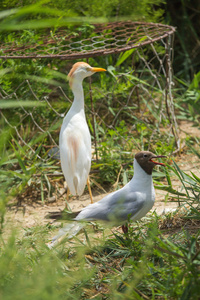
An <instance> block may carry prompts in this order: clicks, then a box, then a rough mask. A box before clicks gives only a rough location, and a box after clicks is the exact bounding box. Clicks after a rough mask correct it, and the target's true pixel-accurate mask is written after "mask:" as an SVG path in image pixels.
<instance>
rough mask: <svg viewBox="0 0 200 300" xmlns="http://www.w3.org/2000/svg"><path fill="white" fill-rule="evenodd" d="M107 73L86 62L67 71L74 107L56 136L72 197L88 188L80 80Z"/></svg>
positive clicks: (88, 142)
mask: <svg viewBox="0 0 200 300" xmlns="http://www.w3.org/2000/svg"><path fill="white" fill-rule="evenodd" d="M101 71H106V70H105V69H102V68H92V67H91V66H90V65H89V64H87V63H85V62H78V63H76V64H74V65H73V67H72V69H71V71H70V72H69V75H68V78H69V84H70V87H71V89H72V92H73V94H74V101H73V104H72V106H71V108H70V110H69V111H68V113H67V115H66V116H65V118H64V120H63V124H62V127H61V131H60V136H59V148H60V159H61V167H62V171H63V174H64V177H65V180H66V182H67V185H68V195H69V191H70V192H71V194H73V195H79V196H80V195H82V193H83V192H84V188H85V185H86V183H87V184H88V189H89V192H90V197H91V202H92V195H91V190H90V187H89V179H88V176H89V172H90V167H91V136H90V132H89V128H88V125H87V122H86V118H85V110H84V93H83V86H82V81H83V79H84V78H85V77H88V76H91V75H92V74H94V73H95V72H101Z"/></svg>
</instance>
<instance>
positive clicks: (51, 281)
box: [0, 0, 200, 300]
mask: <svg viewBox="0 0 200 300" xmlns="http://www.w3.org/2000/svg"><path fill="white" fill-rule="evenodd" d="M183 2H184V1H183ZM21 3H22V2H20V1H14V0H13V1H9V3H8V1H6V0H4V1H2V2H1V4H0V7H1V9H5V8H11V9H13V10H5V11H2V12H0V18H1V25H2V27H1V32H0V35H1V38H2V39H3V40H4V41H5V42H13V40H15V39H17V36H18V37H19V33H16V31H15V32H14V31H13V28H15V26H16V28H18V29H22V30H23V29H24V31H23V34H22V35H21V39H19V43H21V42H24V41H26V40H27V41H29V40H30V39H33V40H34V41H35V42H39V40H40V37H41V33H42V34H43V33H44V30H46V29H44V28H48V27H49V26H54V25H55V27H54V29H55V32H56V28H57V27H56V26H57V25H56V24H57V23H56V22H58V20H57V19H56V20H52V19H51V18H50V17H52V16H54V17H55V16H56V17H59V18H60V19H61V20H62V22H61V25H64V26H66V25H67V26H69V28H70V30H73V27H72V24H73V20H72V19H70V18H71V17H76V16H80V15H81V16H82V17H83V16H86V17H91V16H94V17H101V16H102V15H103V17H111V18H113V17H116V15H117V16H118V15H119V16H127V15H128V16H129V17H130V15H131V13H129V11H130V4H131V5H132V4H133V1H129V0H127V1H123V4H120V1H117V0H113V1H110V2H108V1H103V2H102V1H101V2H100V3H99V2H98V1H93V3H92V6H90V1H78V0H77V1H73V2H70V3H68V2H66V3H65V4H64V2H63V1H60V0H59V1H57V3H52V2H51V1H41V2H40V3H39V4H37V3H36V4H35V1H31V3H32V6H30V7H29V6H27V7H23V8H21V9H20V7H19V6H20V5H21ZM48 3H49V6H48V7H47V6H46V4H48ZM72 3H73V7H72ZM142 3H143V5H141V1H136V2H135V8H136V9H135V13H134V15H131V16H132V19H133V20H138V19H140V20H141V18H143V19H145V20H146V21H157V22H158V21H160V20H161V19H162V18H161V16H162V13H163V11H162V9H160V8H159V6H160V5H161V4H162V3H164V1H160V0H154V1H147V0H145V1H142ZM27 4H30V1H23V6H24V5H27ZM41 7H43V8H44V7H46V9H47V10H46V11H45V14H44V15H43V13H41ZM156 7H157V9H156ZM55 8H56V9H55ZM62 10H63V11H62ZM64 11H65V13H64ZM6 16H8V18H5V17H6ZM44 16H45V17H46V19H44ZM30 20H32V21H30ZM70 20H71V21H70ZM82 21H83V20H82ZM82 21H81V20H80V19H79V22H78V24H79V26H80V27H79V30H82V32H83V33H84V34H86V31H88V30H90V29H91V27H90V25H88V23H89V22H87V24H86V25H85V24H81V22H82ZM70 22H71V23H70ZM28 24H29V25H30V26H29V27H28ZM37 28H39V30H37V33H36V29H37ZM55 32H54V31H52V35H53V34H54V33H55ZM156 46H157V48H158V47H160V45H156ZM159 51H160V53H162V51H163V49H162V48H160V49H159ZM150 55H151V52H150V51H149V50H148V47H147V51H146V53H145V57H146V59H147V60H148V57H150ZM136 63H137V67H138V68H140V66H141V65H140V62H139V61H137V62H136ZM91 64H93V65H94V66H97V65H98V66H100V67H105V68H107V69H108V72H107V74H103V75H101V76H100V74H98V76H96V75H95V76H94V78H93V79H92V97H93V104H94V105H95V107H96V108H97V109H98V110H97V112H98V114H97V115H96V118H95V119H94V120H93V119H92V113H91V101H90V97H86V114H87V119H88V124H89V127H90V130H91V133H92V136H93V143H94V128H95V134H96V142H97V155H96V157H95V154H94V157H95V159H94V161H93V162H92V171H91V182H92V186H93V190H95V189H97V188H98V189H99V190H104V189H110V188H115V189H117V188H118V187H121V186H123V185H125V184H126V183H127V182H128V181H129V180H130V178H131V177H132V175H133V167H132V163H133V155H134V153H135V152H136V151H138V150H140V149H143V150H151V151H153V152H155V153H157V154H160V155H162V154H163V155H165V154H167V155H169V154H170V153H173V154H174V155H173V157H169V158H168V159H167V163H166V168H163V169H162V170H161V169H159V170H157V171H154V174H153V176H154V183H155V185H156V188H157V189H158V190H159V191H163V200H165V201H169V200H170V201H176V202H178V203H179V205H180V209H179V210H177V211H171V212H170V213H166V214H164V215H163V216H158V215H157V214H156V212H154V213H152V215H148V216H147V217H145V218H144V219H143V220H142V221H141V222H137V223H134V224H133V223H129V224H128V226H129V232H128V233H127V234H125V235H124V234H122V233H121V229H120V228H107V227H105V226H104V224H103V225H102V224H98V223H97V224H96V223H95V224H94V223H91V224H88V225H87V227H85V229H84V230H83V232H82V233H81V234H80V235H78V236H77V237H74V238H73V239H72V240H70V241H69V240H68V241H66V240H64V241H63V242H62V243H61V244H59V245H57V246H56V247H55V248H54V249H51V250H50V249H49V248H48V247H47V243H48V242H49V239H50V237H52V236H53V235H54V234H55V232H57V230H58V227H60V226H58V225H55V224H52V223H49V224H47V225H45V226H42V225H38V226H34V227H31V228H24V229H23V230H22V229H21V230H20V231H18V230H17V229H16V230H15V228H13V223H12V221H10V222H8V221H6V218H7V214H6V210H7V209H8V207H12V206H15V205H16V204H17V206H20V205H21V203H32V204H34V202H36V201H38V200H39V199H40V200H41V203H42V204H45V203H46V201H47V200H48V199H49V198H50V197H51V196H52V195H56V193H57V190H58V187H61V186H63V176H62V174H61V169H60V163H59V161H58V160H57V159H52V158H50V157H49V150H50V148H52V147H48V145H52V141H53V140H55V141H56V142H58V134H59V129H60V125H61V122H62V119H61V116H62V115H63V114H64V113H65V112H66V111H67V110H68V109H69V107H70V105H71V104H70V101H66V100H69V99H72V94H71V91H70V90H69V87H68V84H66V72H67V71H68V70H69V67H70V66H71V64H70V63H69V62H66V61H59V62H58V61H53V60H52V61H49V60H36V59H31V60H12V59H9V60H5V61H2V63H1V66H0V88H1V98H2V99H1V101H0V109H1V110H2V112H3V116H4V118H1V119H0V124H1V131H0V140H1V143H0V166H1V170H0V298H1V299H5V300H9V299H16V300H17V299H20V300H23V299H24V300H25V299H33V300H36V299H37V300H38V299H41V300H45V299H99V300H100V299H115V300H116V299H138V300H141V299H166V300H168V299H180V300H189V299H191V300H197V299H199V286H200V249H199V239H200V237H199V234H200V230H199V228H200V212H199V200H200V177H199V176H198V175H196V174H195V173H194V172H185V171H183V170H182V168H181V167H180V166H179V163H178V162H179V160H180V159H179V156H178V155H180V156H181V155H186V154H187V155H188V154H189V155H190V156H192V157H195V158H196V161H197V166H198V159H199V158H200V148H199V142H200V138H199V137H198V136H197V137H195V136H189V135H188V136H187V137H186V138H185V140H184V141H181V143H182V142H183V143H182V144H184V146H183V147H182V148H180V152H179V153H177V154H176V147H175V140H174V136H173V135H172V134H171V133H170V134H169V133H168V132H167V131H166V130H165V129H166V128H167V127H168V125H169V120H168V119H167V118H163V119H162V120H161V119H160V115H159V112H160V108H161V105H160V103H161V97H162V90H159V89H156V88H152V89H151V96H152V98H154V99H156V101H155V102H154V105H153V106H149V103H148V101H147V100H146V94H145V93H146V91H148V90H149V89H150V86H151V85H152V82H151V79H150V76H149V74H148V72H147V70H146V78H145V81H143V82H142V83H143V86H144V87H145V89H144V90H143V91H142V90H140V91H139V92H140V95H141V96H140V98H139V99H138V95H137V93H135V94H133V95H132V98H131V101H130V102H127V94H129V93H130V92H131V88H132V86H134V85H135V84H136V83H138V81H139V79H138V76H136V74H135V73H134V72H133V71H132V69H131V68H130V64H131V57H129V54H128V53H126V55H125V56H124V57H123V56H122V55H121V56H120V57H117V56H116V57H115V58H111V57H104V58H99V59H91ZM187 77H188V76H186V74H185V76H181V79H180V78H178V77H177V78H176V87H175V89H174V91H173V93H174V97H175V100H176V101H175V110H176V118H177V120H184V121H185V120H187V121H192V122H193V124H194V126H199V114H200V109H199V107H200V106H199V100H200V88H199V83H200V73H197V74H196V75H195V76H194V78H193V80H192V81H191V82H186V81H185V79H183V78H187ZM161 82H162V84H163V85H164V84H165V81H164V80H162V78H161ZM84 91H85V94H86V95H88V94H89V92H90V86H89V83H88V82H86V83H84ZM66 95H67V97H69V98H67V99H66ZM8 96H9V97H8ZM6 97H7V98H9V100H7V98H6ZM45 97H46V98H45ZM41 99H42V100H41ZM112 99H115V100H116V101H112ZM113 103H114V104H113ZM22 104H23V105H22ZM138 105H140V107H139V108H138ZM49 107H50V108H51V109H49ZM120 107H123V108H124V107H125V109H123V111H122V113H121V115H119V114H118V112H119V110H120ZM146 107H148V111H145V109H146ZM133 111H134V114H132V113H130V112H133ZM141 111H143V112H144V114H143V115H142V117H143V118H141V114H140V112H141ZM27 112H28V113H27ZM30 112H31V114H30ZM102 116H103V117H102ZM34 121H35V123H34ZM93 121H94V124H95V127H94V126H93ZM36 123H37V124H42V126H44V127H45V128H48V131H45V132H43V131H42V130H41V131H39V134H38V128H39V127H38V125H36ZM42 128H43V127H42ZM24 141H26V143H24ZM53 149H54V148H53ZM176 155H177V156H176ZM171 158H173V160H171ZM173 179H175V180H176V182H177V181H178V186H179V188H178V189H177V186H174V181H173Z"/></svg>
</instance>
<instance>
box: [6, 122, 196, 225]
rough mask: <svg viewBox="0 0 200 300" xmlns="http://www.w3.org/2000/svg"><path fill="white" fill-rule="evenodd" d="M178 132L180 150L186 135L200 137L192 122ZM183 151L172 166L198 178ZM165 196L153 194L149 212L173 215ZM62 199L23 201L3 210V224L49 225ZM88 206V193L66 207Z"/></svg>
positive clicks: (193, 161) (192, 160)
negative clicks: (4, 218)
mask: <svg viewBox="0 0 200 300" xmlns="http://www.w3.org/2000/svg"><path fill="white" fill-rule="evenodd" d="M179 128H180V138H181V141H182V144H183V146H184V139H185V137H186V136H187V135H190V136H193V137H200V130H199V128H197V127H195V126H194V124H193V123H192V122H187V121H181V122H180V124H179ZM185 148H186V147H183V149H182V153H181V154H180V156H179V155H177V156H176V157H175V160H176V162H177V163H178V165H179V166H180V168H181V169H182V170H183V171H186V172H190V171H192V172H194V173H195V174H196V175H197V176H198V177H200V161H199V160H198V158H197V156H195V155H193V154H188V153H187V152H186V151H185ZM172 182H173V187H174V188H175V189H178V190H181V187H180V182H179V181H178V180H177V179H172ZM110 192H112V189H111V190H110V191H109V193H110ZM94 193H95V190H94V191H93V194H94ZM106 195H107V193H100V194H98V193H97V192H96V195H94V196H93V200H94V202H96V201H99V200H100V199H102V198H103V197H105V196H106ZM165 195H166V192H164V191H160V190H156V202H155V205H154V207H153V209H152V211H154V210H156V212H157V213H158V214H162V213H163V212H165V213H166V212H169V211H174V210H175V209H176V208H177V206H178V203H177V202H172V201H168V202H165ZM65 197H66V194H64V195H63V196H62V197H60V198H59V199H57V200H56V201H55V202H53V203H48V202H45V204H42V202H41V200H40V199H39V200H38V201H37V202H32V203H31V201H28V200H29V199H27V201H24V202H22V203H21V206H20V207H17V206H12V207H10V208H8V209H7V213H6V223H7V224H8V223H10V225H11V226H12V227H13V226H15V227H16V228H19V229H22V230H23V229H24V228H30V227H32V226H37V225H44V224H47V223H49V222H52V221H51V220H49V219H46V218H45V216H46V215H47V214H48V213H49V212H53V211H59V210H61V211H62V210H63V209H64V207H65ZM89 204H90V197H89V194H88V193H85V194H84V195H82V196H81V197H79V199H77V198H76V197H71V198H70V201H69V205H70V207H71V210H72V211H79V210H81V209H82V208H83V207H85V206H87V205H89Z"/></svg>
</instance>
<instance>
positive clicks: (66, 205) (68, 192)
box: [65, 187, 70, 208]
mask: <svg viewBox="0 0 200 300" xmlns="http://www.w3.org/2000/svg"><path fill="white" fill-rule="evenodd" d="M69 194H70V190H69V188H68V187H67V203H65V208H68V201H69Z"/></svg>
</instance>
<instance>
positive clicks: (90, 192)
mask: <svg viewBox="0 0 200 300" xmlns="http://www.w3.org/2000/svg"><path fill="white" fill-rule="evenodd" d="M87 187H88V191H89V194H90V199H91V203H93V199H92V191H91V188H90V180H89V176H88V179H87Z"/></svg>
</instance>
